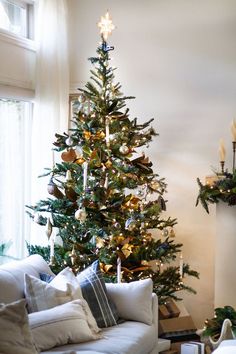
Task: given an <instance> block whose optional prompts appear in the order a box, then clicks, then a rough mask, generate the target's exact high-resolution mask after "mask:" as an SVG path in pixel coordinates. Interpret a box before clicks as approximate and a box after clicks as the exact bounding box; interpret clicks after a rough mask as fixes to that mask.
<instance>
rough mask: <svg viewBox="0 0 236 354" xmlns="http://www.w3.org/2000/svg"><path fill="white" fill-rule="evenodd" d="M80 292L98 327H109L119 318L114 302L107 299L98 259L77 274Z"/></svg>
mask: <svg viewBox="0 0 236 354" xmlns="http://www.w3.org/2000/svg"><path fill="white" fill-rule="evenodd" d="M77 279H78V281H79V283H80V286H81V289H82V294H83V297H84V298H85V300H86V301H87V302H88V304H89V307H90V309H91V311H92V313H93V315H94V317H95V319H96V321H97V324H98V326H99V327H101V328H103V327H110V326H114V325H116V324H117V321H118V319H119V316H118V313H117V309H116V307H115V305H114V303H113V302H112V301H111V300H109V299H108V297H107V291H106V285H105V282H104V279H103V276H102V273H101V270H100V265H99V261H98V260H97V261H95V262H93V263H92V264H91V266H89V267H88V268H86V269H85V270H84V271H82V272H81V273H79V274H78V275H77Z"/></svg>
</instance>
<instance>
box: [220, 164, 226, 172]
mask: <svg viewBox="0 0 236 354" xmlns="http://www.w3.org/2000/svg"><path fill="white" fill-rule="evenodd" d="M220 166H221V173H222V174H224V173H225V161H220Z"/></svg>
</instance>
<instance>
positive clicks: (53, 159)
mask: <svg viewBox="0 0 236 354" xmlns="http://www.w3.org/2000/svg"><path fill="white" fill-rule="evenodd" d="M54 165H55V155H54V150H52V168H54Z"/></svg>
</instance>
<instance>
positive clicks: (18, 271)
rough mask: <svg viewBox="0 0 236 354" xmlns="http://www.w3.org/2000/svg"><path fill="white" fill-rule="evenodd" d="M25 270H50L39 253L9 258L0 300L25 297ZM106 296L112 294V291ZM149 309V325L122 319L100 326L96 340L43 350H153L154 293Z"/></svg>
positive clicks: (0, 271)
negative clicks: (99, 337)
mask: <svg viewBox="0 0 236 354" xmlns="http://www.w3.org/2000/svg"><path fill="white" fill-rule="evenodd" d="M25 273H27V274H29V275H32V276H34V277H37V278H39V273H48V274H50V273H51V270H50V268H49V266H48V265H47V263H46V262H45V261H44V259H43V258H42V257H41V256H39V255H32V256H29V257H28V258H26V259H24V260H21V261H13V262H9V263H7V264H4V265H2V266H0V303H6V304H9V303H11V302H14V301H16V300H18V299H21V298H23V297H24V274H25ZM113 292H114V289H113ZM108 295H109V288H108ZM109 296H111V298H112V296H113V294H110V295H109ZM127 296H129V294H127ZM152 313H153V320H152V324H151V325H147V324H144V323H141V322H136V321H125V322H123V323H121V324H118V325H115V326H112V327H108V328H104V329H102V334H103V335H104V336H103V338H101V339H99V340H95V341H89V342H84V343H79V344H67V345H64V346H60V347H55V348H52V349H50V351H44V352H42V353H68V354H69V353H71V354H72V353H76V352H79V353H83V354H86V353H87V354H89V353H94V354H95V353H100V354H101V353H103V354H156V353H158V352H159V351H158V300H157V296H156V294H153V295H152ZM1 330H2V329H1ZM161 349H162V350H163V349H165V348H161Z"/></svg>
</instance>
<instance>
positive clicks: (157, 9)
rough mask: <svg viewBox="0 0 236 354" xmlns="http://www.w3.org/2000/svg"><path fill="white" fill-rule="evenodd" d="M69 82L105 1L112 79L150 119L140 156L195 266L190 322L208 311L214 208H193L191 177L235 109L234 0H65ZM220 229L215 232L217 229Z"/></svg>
mask: <svg viewBox="0 0 236 354" xmlns="http://www.w3.org/2000/svg"><path fill="white" fill-rule="evenodd" d="M68 3H69V15H70V31H69V34H70V55H71V88H72V90H73V89H74V88H76V87H78V86H81V85H83V83H84V82H85V81H86V80H87V79H88V77H89V68H90V65H89V63H88V62H87V60H86V58H87V57H89V56H91V55H93V54H95V50H96V47H97V44H98V42H99V36H98V30H97V27H96V24H97V22H98V20H99V18H100V16H101V15H103V14H104V13H105V11H106V10H107V9H109V11H110V13H111V15H112V17H113V21H114V23H115V25H116V26H117V27H116V30H115V31H114V33H113V35H112V37H111V39H110V43H111V44H113V45H114V46H115V51H114V52H113V53H112V56H113V57H114V65H115V66H117V67H118V70H117V79H118V80H119V81H120V82H121V84H122V86H123V92H124V93H125V94H127V95H135V96H136V100H135V101H133V102H130V104H129V107H130V108H131V114H132V116H133V117H134V116H138V117H140V119H141V120H147V119H149V118H150V117H155V121H154V127H155V128H156V130H157V131H158V132H159V134H160V136H159V137H158V138H156V139H155V141H154V142H153V143H152V144H151V145H150V148H149V150H148V154H149V156H150V158H151V160H152V161H153V162H154V169H155V172H158V173H159V174H160V175H161V176H163V177H165V178H166V181H167V183H168V194H167V199H168V201H169V202H168V212H167V214H168V215H171V216H172V217H177V218H178V222H179V224H178V226H177V228H176V233H177V236H176V237H177V240H178V241H181V242H183V244H184V247H183V255H184V260H185V261H188V262H189V263H190V264H191V265H192V267H193V268H194V269H196V270H198V271H199V272H200V280H199V281H198V280H192V281H191V285H192V286H193V287H194V288H195V289H196V290H197V295H191V294H190V295H189V294H184V302H185V306H186V307H187V309H188V310H189V312H190V313H191V315H192V316H193V318H194V320H195V322H196V324H197V326H198V327H202V326H203V322H204V320H205V318H207V317H209V316H212V315H213V300H214V247H215V208H214V206H213V207H212V208H211V214H210V215H207V214H206V213H205V211H204V210H203V209H202V208H201V207H198V208H196V207H195V200H196V196H197V192H198V187H197V184H196V178H197V177H201V178H204V176H205V175H206V174H209V173H211V166H214V167H218V142H219V139H220V138H221V137H222V138H224V139H225V140H226V141H227V152H228V156H227V157H228V161H227V164H228V167H229V168H230V167H231V156H229V155H230V152H229V150H230V141H231V140H230V139H231V137H230V131H229V126H230V122H231V120H232V119H233V117H236V101H235V95H236V46H235V38H236V1H235V0H200V1H198V0H146V1H143V0H119V1H111V0H110V1H109V0H86V1H85V0H68ZM222 237H223V235H222Z"/></svg>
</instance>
